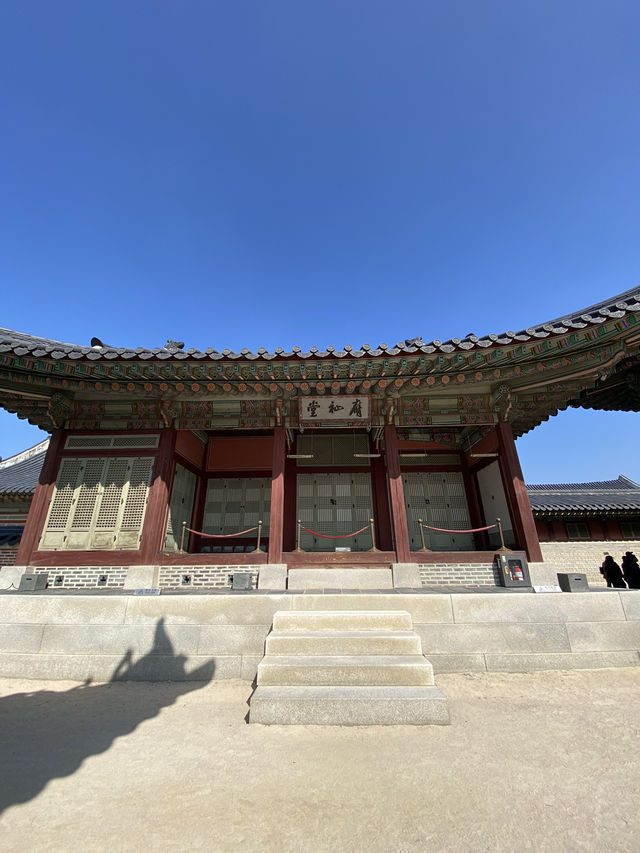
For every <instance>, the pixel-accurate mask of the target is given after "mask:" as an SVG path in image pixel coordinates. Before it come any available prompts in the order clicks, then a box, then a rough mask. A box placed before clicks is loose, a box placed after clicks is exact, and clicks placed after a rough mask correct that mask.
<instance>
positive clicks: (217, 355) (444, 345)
mask: <svg viewBox="0 0 640 853" xmlns="http://www.w3.org/2000/svg"><path fill="white" fill-rule="evenodd" d="M637 311H640V290H639V289H638V288H633V289H632V290H628V291H626V292H625V293H621V294H619V295H618V296H614V297H612V298H611V299H608V300H606V301H604V302H600V303H598V304H597V305H592V306H590V307H589V308H584V309H582V310H581V311H578V312H576V313H575V314H569V315H566V316H564V317H561V318H558V319H556V320H550V321H549V322H547V323H542V324H540V325H538V326H531V327H528V328H526V329H523V330H522V331H520V332H503V333H501V334H498V335H484V336H482V337H478V336H477V335H473V334H469V335H466V336H465V337H464V338H451V339H450V340H448V341H439V340H433V341H431V343H428V344H425V343H424V342H423V340H422V338H410V339H407V340H405V341H400V342H399V343H397V344H396V345H395V346H388V345H387V344H379V345H378V346H377V347H372V346H370V345H369V344H362V345H361V346H360V347H359V348H357V347H352V346H345V347H343V349H341V350H337V349H336V348H335V347H327V348H326V350H319V349H318V347H311V348H310V350H309V352H302V351H301V349H300V347H293V348H292V349H291V350H290V351H285V350H284V349H283V348H282V347H276V349H275V350H274V351H273V352H269V351H268V350H266V349H264V348H263V347H261V348H259V349H258V350H257V352H251V351H250V350H248V349H242V350H240V352H239V353H237V352H232V351H231V350H229V349H224V350H222V352H219V351H218V350H216V349H212V348H208V349H205V350H204V351H200V350H197V349H193V348H190V349H184V344H182V343H180V342H175V341H167V343H166V344H165V345H164V346H163V347H156V348H155V349H145V348H143V347H135V348H127V347H113V346H109V345H106V344H103V342H102V341H100V340H99V339H98V338H92V341H91V344H92V345H91V346H81V345H78V344H66V343H62V342H61V341H52V340H48V339H47V338H38V337H34V336H33V335H27V334H24V333H22V332H14V331H11V330H10V329H0V353H3V352H13V353H15V354H16V355H27V354H29V355H32V356H35V357H36V358H41V357H44V356H49V357H51V358H54V359H62V358H70V359H85V358H86V359H88V360H90V361H95V360H98V359H109V360H111V359H123V360H129V361H130V360H133V359H143V360H146V359H162V360H164V359H178V360H182V359H190V360H193V361H202V360H205V359H211V360H220V359H235V360H238V359H239V360H246V361H253V360H257V359H263V360H271V359H275V358H280V359H294V358H295V359H307V358H363V357H367V356H368V357H374V356H383V355H401V354H413V353H425V354H430V353H434V352H440V353H451V352H455V351H460V352H464V351H467V350H473V349H487V348H489V347H495V346H511V345H513V344H514V343H526V342H527V341H535V340H539V339H544V338H548V337H550V336H551V335H564V334H566V333H567V332H569V331H571V330H577V329H586V328H589V327H594V326H599V325H600V324H601V323H604V322H605V321H606V320H608V319H610V318H614V319H621V318H623V317H624V316H625V315H626V314H628V313H632V312H637Z"/></svg>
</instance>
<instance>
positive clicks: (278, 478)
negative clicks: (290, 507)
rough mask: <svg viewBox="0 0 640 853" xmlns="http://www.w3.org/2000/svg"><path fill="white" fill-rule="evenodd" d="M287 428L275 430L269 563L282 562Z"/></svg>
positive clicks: (276, 428) (275, 428)
mask: <svg viewBox="0 0 640 853" xmlns="http://www.w3.org/2000/svg"><path fill="white" fill-rule="evenodd" d="M286 448H287V442H286V434H285V427H283V426H277V427H274V430H273V464H272V466H271V515H270V518H271V521H270V522H269V562H270V563H281V562H282V529H283V525H284V466H285V460H286Z"/></svg>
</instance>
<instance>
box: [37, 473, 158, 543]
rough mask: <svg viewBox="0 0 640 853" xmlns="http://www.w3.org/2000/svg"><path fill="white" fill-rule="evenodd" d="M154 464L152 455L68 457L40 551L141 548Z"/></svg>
mask: <svg viewBox="0 0 640 853" xmlns="http://www.w3.org/2000/svg"><path fill="white" fill-rule="evenodd" d="M153 463H154V460H153V458H152V457H138V458H122V457H119V458H104V457H89V458H86V459H63V460H62V462H61V464H60V472H59V475H58V479H57V481H56V487H55V490H54V495H53V500H52V501H51V506H50V508H49V514H48V517H47V521H46V523H45V529H44V533H43V535H42V537H41V541H40V549H41V550H61V549H64V550H95V549H100V550H102V549H113V548H123V549H134V548H137V547H138V543H139V539H140V534H141V531H142V523H143V520H144V513H145V509H146V504H147V497H148V491H149V484H150V480H151V471H152V468H153Z"/></svg>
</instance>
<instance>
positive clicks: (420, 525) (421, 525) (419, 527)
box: [418, 518, 429, 552]
mask: <svg viewBox="0 0 640 853" xmlns="http://www.w3.org/2000/svg"><path fill="white" fill-rule="evenodd" d="M418 529H419V530H420V541H421V542H422V548H420V551H421V552H422V551H428V550H429V549H428V548H427V546H426V545H425V543H424V527H423V521H422V519H421V518H419V519H418Z"/></svg>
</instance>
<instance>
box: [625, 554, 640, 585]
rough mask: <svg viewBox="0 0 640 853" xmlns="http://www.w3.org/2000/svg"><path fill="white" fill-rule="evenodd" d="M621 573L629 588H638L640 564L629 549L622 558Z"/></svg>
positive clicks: (639, 583)
mask: <svg viewBox="0 0 640 853" xmlns="http://www.w3.org/2000/svg"><path fill="white" fill-rule="evenodd" d="M622 574H623V575H624V579H625V580H626V582H627V586H628V587H629V589H640V565H638V558H637V557H636V555H635V554H633V553H632V552H631V551H627V553H626V554H625V555H624V557H623V558H622Z"/></svg>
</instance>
